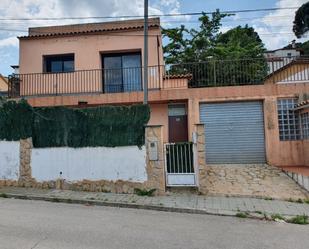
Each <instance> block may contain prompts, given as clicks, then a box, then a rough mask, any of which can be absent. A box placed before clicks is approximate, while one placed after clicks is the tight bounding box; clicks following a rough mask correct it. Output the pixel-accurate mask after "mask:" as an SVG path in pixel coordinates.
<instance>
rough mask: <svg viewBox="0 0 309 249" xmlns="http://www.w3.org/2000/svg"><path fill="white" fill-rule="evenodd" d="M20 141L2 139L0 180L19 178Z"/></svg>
mask: <svg viewBox="0 0 309 249" xmlns="http://www.w3.org/2000/svg"><path fill="white" fill-rule="evenodd" d="M19 144H20V143H19V141H17V142H7V141H0V180H3V179H6V180H18V177H19Z"/></svg>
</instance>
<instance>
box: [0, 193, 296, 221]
mask: <svg viewBox="0 0 309 249" xmlns="http://www.w3.org/2000/svg"><path fill="white" fill-rule="evenodd" d="M4 194H5V197H2V198H12V199H21V200H34V201H48V202H54V203H65V204H81V205H93V206H105V207H118V208H130V209H142V210H153V211H163V212H174V213H188V214H204V215H205V214H206V215H216V216H228V217H238V218H240V219H243V218H246V219H254V220H260V221H263V220H264V221H273V222H274V221H276V220H274V219H272V218H271V216H272V213H264V214H263V215H261V214H258V213H256V212H247V211H232V210H222V209H221V210H219V209H192V208H177V207H164V206H158V205H144V204H135V203H124V202H109V201H99V200H85V199H70V198H62V197H60V198H58V197H56V196H53V197H50V196H33V195H23V194H10V193H4ZM239 214H245V217H241V216H239ZM282 216H283V217H285V219H288V218H293V217H295V216H290V215H282Z"/></svg>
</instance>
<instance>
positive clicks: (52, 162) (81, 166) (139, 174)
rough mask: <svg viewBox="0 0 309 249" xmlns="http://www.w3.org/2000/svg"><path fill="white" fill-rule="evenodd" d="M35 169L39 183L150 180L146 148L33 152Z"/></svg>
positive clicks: (98, 148)
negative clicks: (147, 170) (62, 180)
mask: <svg viewBox="0 0 309 249" xmlns="http://www.w3.org/2000/svg"><path fill="white" fill-rule="evenodd" d="M31 167H32V177H34V178H35V179H36V180H37V181H47V180H55V179H57V178H59V177H60V172H62V176H61V178H63V179H65V180H67V181H78V180H83V179H87V180H110V181H115V180H125V181H132V182H144V181H146V180H147V174H146V149H145V146H143V147H142V149H139V148H138V147H137V146H123V147H114V148H108V147H92V148H91V147H86V148H76V149H75V148H68V147H62V148H41V149H37V148H33V149H32V155H31Z"/></svg>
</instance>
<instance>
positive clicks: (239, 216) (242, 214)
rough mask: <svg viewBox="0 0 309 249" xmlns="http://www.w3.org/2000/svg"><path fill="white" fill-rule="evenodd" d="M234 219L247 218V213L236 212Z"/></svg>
mask: <svg viewBox="0 0 309 249" xmlns="http://www.w3.org/2000/svg"><path fill="white" fill-rule="evenodd" d="M236 217H238V218H248V213H243V212H238V213H237V214H236Z"/></svg>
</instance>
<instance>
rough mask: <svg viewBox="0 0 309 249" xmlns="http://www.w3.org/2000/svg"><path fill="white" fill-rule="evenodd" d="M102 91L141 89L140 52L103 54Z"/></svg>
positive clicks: (113, 91)
mask: <svg viewBox="0 0 309 249" xmlns="http://www.w3.org/2000/svg"><path fill="white" fill-rule="evenodd" d="M103 72H104V92H106V93H115V92H133V91H140V90H142V80H141V78H142V75H141V73H142V69H141V55H140V53H134V54H133V53H130V54H112V55H103Z"/></svg>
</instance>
